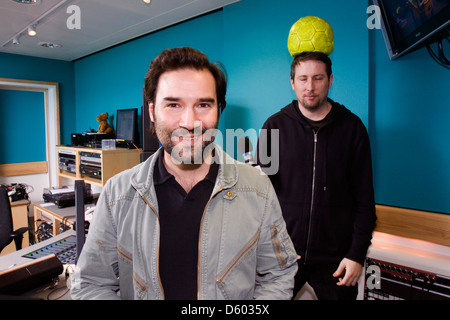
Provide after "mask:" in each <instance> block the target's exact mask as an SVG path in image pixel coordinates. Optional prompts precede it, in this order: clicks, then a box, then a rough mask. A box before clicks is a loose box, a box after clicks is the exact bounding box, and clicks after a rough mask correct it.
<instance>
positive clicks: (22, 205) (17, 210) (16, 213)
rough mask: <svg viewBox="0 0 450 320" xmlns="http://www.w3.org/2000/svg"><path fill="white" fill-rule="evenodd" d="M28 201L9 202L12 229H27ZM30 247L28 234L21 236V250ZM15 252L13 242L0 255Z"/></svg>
mask: <svg viewBox="0 0 450 320" xmlns="http://www.w3.org/2000/svg"><path fill="white" fill-rule="evenodd" d="M29 204H30V201H28V200H19V201H14V202H11V212H12V218H13V229H14V230H17V229H19V228H22V227H27V228H28V205H29ZM29 245H30V238H29V232H28V231H27V232H25V233H24V234H23V240H22V248H25V247H28V246H29ZM14 251H16V245H15V244H14V241H12V242H11V243H10V244H9V245H7V246H6V247H5V248H4V249H3V250H2V252H1V254H0V255H5V254H7V253H11V252H14Z"/></svg>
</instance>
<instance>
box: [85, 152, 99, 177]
mask: <svg viewBox="0 0 450 320" xmlns="http://www.w3.org/2000/svg"><path fill="white" fill-rule="evenodd" d="M80 173H81V174H84V175H87V176H90V177H95V178H101V176H102V154H101V153H95V152H87V151H80Z"/></svg>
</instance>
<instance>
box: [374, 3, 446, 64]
mask: <svg viewBox="0 0 450 320" xmlns="http://www.w3.org/2000/svg"><path fill="white" fill-rule="evenodd" d="M374 4H375V5H377V6H378V7H379V8H380V12H381V28H382V31H383V36H384V40H385V42H386V47H387V49H388V53H389V57H390V59H391V60H394V59H396V58H398V57H400V56H402V55H404V54H406V53H408V52H411V51H413V50H416V49H418V48H421V47H422V46H424V45H426V44H428V43H430V42H434V41H438V40H439V39H442V38H445V37H448V36H449V33H448V32H449V31H448V28H449V27H450V19H449V17H450V1H449V0H374Z"/></svg>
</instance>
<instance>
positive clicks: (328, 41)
mask: <svg viewBox="0 0 450 320" xmlns="http://www.w3.org/2000/svg"><path fill="white" fill-rule="evenodd" d="M287 46H288V50H289V53H290V54H291V56H293V57H295V56H296V55H298V54H299V53H302V52H305V51H318V52H323V53H325V54H326V55H330V54H331V52H333V49H334V34H333V29H332V28H331V26H330V24H329V23H328V22H327V21H325V20H323V19H322V18H319V17H314V16H306V17H303V18H300V19H299V20H298V21H297V22H296V23H294V24H293V25H292V27H291V30H290V31H289V37H288V43H287Z"/></svg>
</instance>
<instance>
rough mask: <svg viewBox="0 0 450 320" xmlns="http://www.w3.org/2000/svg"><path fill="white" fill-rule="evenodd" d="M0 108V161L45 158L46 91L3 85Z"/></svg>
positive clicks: (29, 160) (23, 160)
mask: <svg viewBox="0 0 450 320" xmlns="http://www.w3.org/2000/svg"><path fill="white" fill-rule="evenodd" d="M0 110H1V116H0V137H1V139H0V164H7V163H21V162H36V161H45V160H46V148H45V108H44V93H42V92H34V91H18V90H5V89H0ZM28 128H33V129H32V132H27V131H28V130H27V129H28ZM24 135H26V140H25V141H24V140H21V141H20V140H19V139H23V136H24ZM6 150H8V152H5V151H6ZM24 150H26V152H24Z"/></svg>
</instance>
